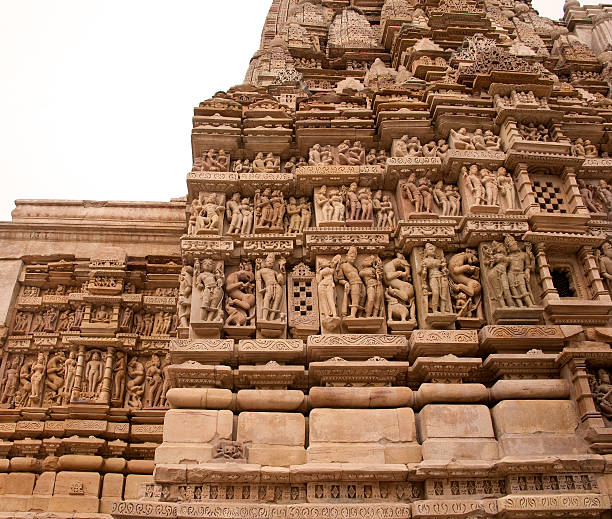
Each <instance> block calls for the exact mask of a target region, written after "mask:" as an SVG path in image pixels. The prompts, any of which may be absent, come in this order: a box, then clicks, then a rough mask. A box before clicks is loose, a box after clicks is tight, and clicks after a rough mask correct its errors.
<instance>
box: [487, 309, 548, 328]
mask: <svg viewBox="0 0 612 519" xmlns="http://www.w3.org/2000/svg"><path fill="white" fill-rule="evenodd" d="M543 313H544V308H542V307H541V306H534V307H532V308H510V307H500V308H496V309H495V310H493V315H492V317H493V319H492V320H493V322H494V323H495V324H541V323H542V321H543Z"/></svg>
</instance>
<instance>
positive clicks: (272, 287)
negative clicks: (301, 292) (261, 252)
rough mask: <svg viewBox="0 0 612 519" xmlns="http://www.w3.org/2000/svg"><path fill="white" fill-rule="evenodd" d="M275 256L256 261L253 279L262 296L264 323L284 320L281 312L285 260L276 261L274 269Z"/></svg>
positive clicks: (271, 254)
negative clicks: (276, 266)
mask: <svg viewBox="0 0 612 519" xmlns="http://www.w3.org/2000/svg"><path fill="white" fill-rule="evenodd" d="M275 259H276V257H275V255H274V253H272V252H271V253H269V254H268V255H267V256H266V258H265V259H264V260H261V259H258V260H257V268H256V270H255V278H256V281H257V286H258V287H261V288H259V292H260V293H262V294H263V300H262V308H261V318H262V320H264V321H278V320H282V319H284V318H285V315H284V314H283V313H282V312H281V305H282V301H283V290H284V285H285V279H286V276H285V264H286V260H285V258H280V259H279V260H278V270H277V269H276V268H275V266H274V264H275Z"/></svg>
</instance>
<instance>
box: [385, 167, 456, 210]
mask: <svg viewBox="0 0 612 519" xmlns="http://www.w3.org/2000/svg"><path fill="white" fill-rule="evenodd" d="M395 196H396V200H397V206H398V213H399V218H400V219H401V220H409V219H417V218H421V219H422V218H438V217H440V218H445V217H458V216H459V215H460V214H461V194H460V193H459V189H458V188H457V186H455V185H452V184H445V183H444V182H443V181H442V180H438V181H436V182H432V181H431V180H430V179H429V177H428V176H427V175H422V176H420V177H418V176H417V175H416V174H415V173H413V174H411V175H410V176H409V177H408V178H407V179H403V180H400V181H399V182H398V184H397V189H396V193H395Z"/></svg>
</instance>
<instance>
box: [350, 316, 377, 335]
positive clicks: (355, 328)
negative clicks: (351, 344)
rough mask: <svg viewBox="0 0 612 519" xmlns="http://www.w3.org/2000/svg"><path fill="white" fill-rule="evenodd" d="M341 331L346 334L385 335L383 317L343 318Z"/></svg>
mask: <svg viewBox="0 0 612 519" xmlns="http://www.w3.org/2000/svg"><path fill="white" fill-rule="evenodd" d="M342 328H343V331H346V332H347V333H385V332H386V330H385V319H384V317H343V318H342Z"/></svg>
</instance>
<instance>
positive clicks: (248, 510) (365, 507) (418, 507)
mask: <svg viewBox="0 0 612 519" xmlns="http://www.w3.org/2000/svg"><path fill="white" fill-rule="evenodd" d="M209 486H213V485H209ZM331 486H332V487H333V486H335V485H331ZM337 486H338V487H339V486H340V485H337ZM215 488H216V487H215ZM243 488H249V486H248V485H246V486H244V487H243ZM279 488H281V487H280V486H279ZM232 492H233V490H232ZM296 492H298V491H296ZM281 493H282V491H281ZM297 496H298V494H295V497H297ZM263 497H265V493H264V496H263ZM277 497H281V496H280V495H279V496H277ZM609 509H610V499H609V497H608V496H606V495H604V494H538V495H530V494H513V495H508V496H505V497H501V498H498V499H452V500H444V499H440V500H438V499H432V500H422V501H414V502H412V503H389V502H384V503H383V502H373V503H360V504H350V503H329V502H327V503H320V504H319V503H299V504H298V503H296V504H269V503H265V502H261V503H248V502H241V501H240V496H236V497H233V498H232V499H229V500H223V502H214V501H211V502H206V501H204V502H203V501H199V502H198V501H189V502H179V503H171V502H155V501H118V502H114V503H113V505H112V509H111V514H112V515H113V517H114V518H115V519H137V518H141V517H147V518H153V519H157V518H159V519H174V518H176V519H182V518H194V519H209V518H213V517H215V518H222V519H251V518H252V519H265V518H281V519H282V518H287V519H293V518H296V519H298V518H314V517H337V518H353V517H354V518H359V519H362V518H363V519H381V518H391V519H410V518H419V519H450V518H458V519H459V518H465V517H471V518H486V517H497V518H504V519H523V518H524V519H534V518H542V519H548V518H550V517H560V518H587V517H588V518H590V517H593V518H598V517H600V516H601V514H602V513H603V512H605V511H607V510H609Z"/></svg>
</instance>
